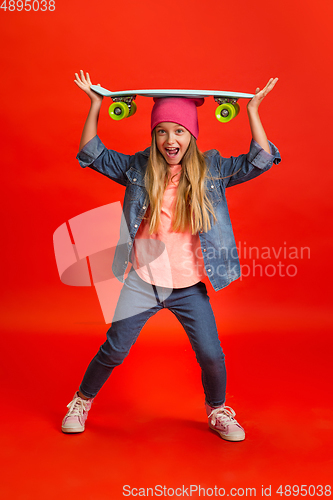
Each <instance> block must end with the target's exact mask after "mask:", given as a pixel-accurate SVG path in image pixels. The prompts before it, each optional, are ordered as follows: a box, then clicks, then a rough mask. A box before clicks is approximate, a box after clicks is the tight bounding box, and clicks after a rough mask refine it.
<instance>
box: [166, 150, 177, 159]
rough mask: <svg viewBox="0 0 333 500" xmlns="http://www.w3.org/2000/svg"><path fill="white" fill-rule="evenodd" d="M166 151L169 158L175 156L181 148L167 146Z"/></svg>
mask: <svg viewBox="0 0 333 500" xmlns="http://www.w3.org/2000/svg"><path fill="white" fill-rule="evenodd" d="M165 151H166V154H167V155H168V157H169V158H175V157H176V156H177V154H178V153H179V148H165Z"/></svg>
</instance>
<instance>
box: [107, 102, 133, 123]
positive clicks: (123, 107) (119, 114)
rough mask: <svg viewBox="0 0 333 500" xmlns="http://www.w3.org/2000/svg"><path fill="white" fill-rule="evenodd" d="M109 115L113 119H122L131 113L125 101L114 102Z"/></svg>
mask: <svg viewBox="0 0 333 500" xmlns="http://www.w3.org/2000/svg"><path fill="white" fill-rule="evenodd" d="M109 115H110V117H111V118H112V120H122V119H123V118H127V117H128V115H129V109H128V106H127V104H125V103H124V102H113V103H112V104H111V106H110V107H109Z"/></svg>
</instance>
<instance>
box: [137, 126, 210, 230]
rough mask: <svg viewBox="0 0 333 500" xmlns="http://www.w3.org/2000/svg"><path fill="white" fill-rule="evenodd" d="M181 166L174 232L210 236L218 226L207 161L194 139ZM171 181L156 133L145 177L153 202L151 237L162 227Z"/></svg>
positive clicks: (192, 138) (151, 205)
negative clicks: (214, 225) (209, 192)
mask: <svg viewBox="0 0 333 500" xmlns="http://www.w3.org/2000/svg"><path fill="white" fill-rule="evenodd" d="M181 164H182V170H181V173H180V179H179V184H178V190H177V198H176V202H175V210H174V217H173V221H172V230H173V231H179V232H184V231H186V230H187V229H189V228H190V229H191V232H192V234H196V233H198V232H199V231H205V232H207V231H208V230H209V229H210V228H211V219H213V220H214V222H215V221H216V217H215V214H214V209H213V206H212V204H211V202H210V200H209V198H208V196H207V193H206V189H205V180H206V177H207V164H206V160H205V157H204V155H203V154H202V153H201V152H200V151H199V149H198V146H197V143H196V140H195V138H194V137H193V136H191V140H190V144H189V146H188V148H187V151H186V153H185V154H184V156H183V158H182V162H181ZM168 180H169V167H168V164H167V162H166V161H165V159H164V158H163V156H162V154H161V153H160V152H159V150H158V148H157V145H156V133H155V129H154V130H153V135H152V143H151V148H150V155H149V160H148V166H147V170H146V175H145V185H146V189H147V192H148V195H149V201H150V221H149V234H152V233H154V232H156V231H157V229H158V227H159V224H160V213H161V208H162V200H163V194H164V191H165V188H166V187H167V185H168Z"/></svg>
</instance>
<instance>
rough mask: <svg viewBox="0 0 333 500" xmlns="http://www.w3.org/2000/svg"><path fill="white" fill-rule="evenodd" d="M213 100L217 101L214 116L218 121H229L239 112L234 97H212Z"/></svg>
mask: <svg viewBox="0 0 333 500" xmlns="http://www.w3.org/2000/svg"><path fill="white" fill-rule="evenodd" d="M214 101H215V102H217V103H218V107H217V108H216V110H215V117H216V119H217V120H218V121H219V122H222V123H227V122H230V120H232V119H233V118H235V116H237V115H238V113H239V112H240V106H239V104H238V102H237V101H238V99H236V98H235V97H232V98H229V97H214Z"/></svg>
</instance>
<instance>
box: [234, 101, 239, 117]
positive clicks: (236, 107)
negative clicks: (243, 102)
mask: <svg viewBox="0 0 333 500" xmlns="http://www.w3.org/2000/svg"><path fill="white" fill-rule="evenodd" d="M233 106H234V108H235V111H236V114H235V116H237V115H238V113H239V112H240V105H239V104H238V102H234V104H233Z"/></svg>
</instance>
